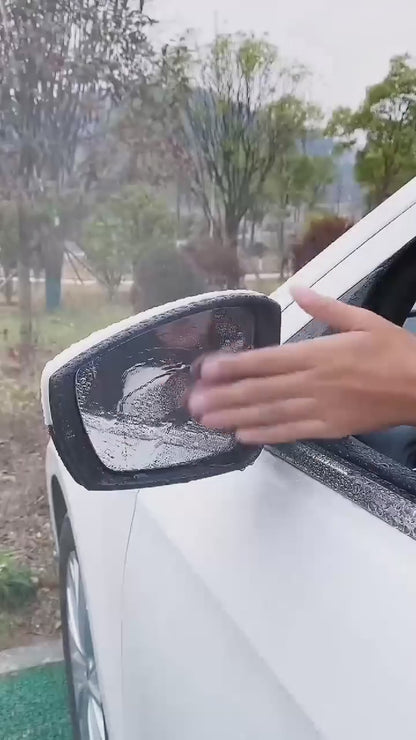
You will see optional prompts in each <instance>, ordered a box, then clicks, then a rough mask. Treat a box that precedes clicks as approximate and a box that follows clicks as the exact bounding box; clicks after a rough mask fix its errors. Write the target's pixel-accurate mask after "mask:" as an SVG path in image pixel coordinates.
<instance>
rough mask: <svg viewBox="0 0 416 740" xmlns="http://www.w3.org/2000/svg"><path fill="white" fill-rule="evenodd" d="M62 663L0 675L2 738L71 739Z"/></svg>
mask: <svg viewBox="0 0 416 740" xmlns="http://www.w3.org/2000/svg"><path fill="white" fill-rule="evenodd" d="M71 737H72V733H71V730H70V721H69V713H68V709H67V688H66V682H65V674H64V669H63V666H62V665H51V666H43V667H42V668H33V669H31V670H29V671H24V672H22V673H19V674H16V675H13V676H8V677H6V678H2V679H0V740H71Z"/></svg>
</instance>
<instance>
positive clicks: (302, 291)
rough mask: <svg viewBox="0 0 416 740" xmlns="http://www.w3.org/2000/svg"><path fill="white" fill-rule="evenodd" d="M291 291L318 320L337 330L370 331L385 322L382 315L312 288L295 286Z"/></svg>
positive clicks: (302, 306) (300, 304)
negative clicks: (316, 291)
mask: <svg viewBox="0 0 416 740" xmlns="http://www.w3.org/2000/svg"><path fill="white" fill-rule="evenodd" d="M291 293H292V296H293V298H294V299H295V301H296V303H297V304H298V305H299V306H300V307H301V308H302V309H303V310H304V311H306V313H308V314H309V315H310V316H312V317H313V318H314V319H318V321H322V322H324V323H325V324H328V326H330V327H331V328H332V329H336V330H337V331H342V332H347V331H370V330H371V329H374V328H377V327H378V326H380V322H384V319H382V318H381V317H380V316H377V314H375V313H373V312H372V311H367V310H366V309H364V308H357V307H356V306H349V305H348V304H346V303H342V302H341V301H337V300H335V299H334V298H328V297H327V296H323V295H320V294H319V293H315V291H313V290H311V289H310V288H306V287H303V286H296V287H295V286H294V287H293V288H291Z"/></svg>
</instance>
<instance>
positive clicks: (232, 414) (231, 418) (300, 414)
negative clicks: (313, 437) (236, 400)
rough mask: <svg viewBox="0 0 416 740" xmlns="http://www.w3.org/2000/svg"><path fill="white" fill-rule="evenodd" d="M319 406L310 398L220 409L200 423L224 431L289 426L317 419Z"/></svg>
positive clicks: (203, 418)
mask: <svg viewBox="0 0 416 740" xmlns="http://www.w3.org/2000/svg"><path fill="white" fill-rule="evenodd" d="M316 413H317V405H316V402H315V401H314V400H313V399H310V398H294V399H289V400H287V401H280V402H275V403H264V404H258V405H255V406H246V407H245V408H230V409H223V408H221V409H219V410H218V411H211V412H209V413H207V414H204V415H203V416H202V417H201V419H200V423H201V424H203V426H205V427H208V428H209V429H222V430H224V431H234V430H235V429H238V430H240V431H241V430H242V429H245V428H248V429H253V428H257V427H267V426H269V425H272V426H276V425H277V424H279V425H281V424H289V423H292V422H296V421H302V420H305V419H306V420H310V421H312V420H314V418H316Z"/></svg>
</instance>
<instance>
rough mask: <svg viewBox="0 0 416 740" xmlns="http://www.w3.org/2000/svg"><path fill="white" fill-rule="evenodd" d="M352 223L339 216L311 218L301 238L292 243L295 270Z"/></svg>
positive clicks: (322, 249)
mask: <svg viewBox="0 0 416 740" xmlns="http://www.w3.org/2000/svg"><path fill="white" fill-rule="evenodd" d="M353 225H354V222H353V221H349V220H348V219H346V218H342V217H341V216H322V217H320V218H315V219H313V221H311V223H310V225H309V228H308V229H307V231H306V232H305V234H304V236H303V237H302V239H301V240H300V241H298V242H296V244H295V245H294V248H293V253H294V269H295V272H297V271H298V270H300V269H301V267H304V265H306V264H307V263H308V262H310V261H311V260H312V259H313V258H314V257H316V256H317V255H318V254H320V253H321V252H323V251H324V249H326V248H327V247H329V245H330V244H332V242H334V241H335V240H336V239H338V238H339V237H340V236H342V234H345V232H346V231H348V229H350V228H351V226H353Z"/></svg>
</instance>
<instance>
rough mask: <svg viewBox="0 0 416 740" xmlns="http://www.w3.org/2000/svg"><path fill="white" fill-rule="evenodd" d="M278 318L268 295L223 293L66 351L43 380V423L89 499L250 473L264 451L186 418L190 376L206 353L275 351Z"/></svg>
mask: <svg viewBox="0 0 416 740" xmlns="http://www.w3.org/2000/svg"><path fill="white" fill-rule="evenodd" d="M280 321H281V311H280V307H279V305H278V304H277V303H276V302H275V301H273V300H272V299H270V298H267V297H266V296H264V295H261V294H258V293H254V292H249V291H226V292H223V293H214V294H206V295H202V296H198V297H192V298H189V299H186V300H181V301H177V302H175V303H172V304H167V305H165V306H161V307H158V308H157V309H152V310H150V311H146V312H144V313H142V314H139V315H138V316H134V317H132V318H130V319H126V320H125V321H122V322H120V323H119V324H115V325H114V326H111V327H109V328H107V329H104V330H102V331H100V332H97V333H96V334H93V335H91V336H90V337H88V338H87V339H85V340H83V341H82V342H80V343H78V344H76V345H74V346H73V347H70V348H69V349H68V350H65V351H64V352H62V353H61V354H60V355H58V356H57V357H56V358H55V359H54V360H52V361H51V362H49V363H48V364H47V365H46V367H45V369H44V371H43V375H42V404H43V410H44V416H45V421H46V423H47V425H48V427H49V430H50V434H51V437H52V439H53V442H54V444H55V447H56V449H57V451H58V453H59V455H60V457H61V459H62V461H63V463H64V464H65V466H66V468H67V469H68V471H69V473H70V474H71V475H72V477H73V478H74V480H75V481H77V483H79V484H80V485H82V486H84V487H85V488H87V489H88V490H114V489H126V488H135V487H137V488H143V487H149V486H156V485H166V484H170V483H177V482H183V481H189V480H192V479H196V478H204V477H207V476H212V475H217V474H219V473H224V472H228V471H231V470H236V469H244V468H245V467H246V466H247V465H249V464H250V463H252V462H254V460H255V459H256V457H257V456H258V454H259V453H260V450H261V448H260V447H247V446H244V445H241V444H240V443H238V442H237V441H236V439H235V437H234V436H233V435H232V434H228V433H223V432H216V431H212V430H208V429H206V428H204V427H202V426H201V425H199V424H198V423H197V422H196V421H194V420H193V419H192V418H190V416H189V413H188V411H187V409H186V403H185V399H186V394H187V392H188V390H189V389H190V387H191V385H192V378H191V374H190V367H191V365H192V363H193V362H194V361H195V360H196V359H197V358H198V357H200V356H201V355H202V354H206V353H210V352H215V351H219V350H228V351H244V350H249V349H254V348H258V347H266V346H270V345H273V344H278V343H279V341H280Z"/></svg>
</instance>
